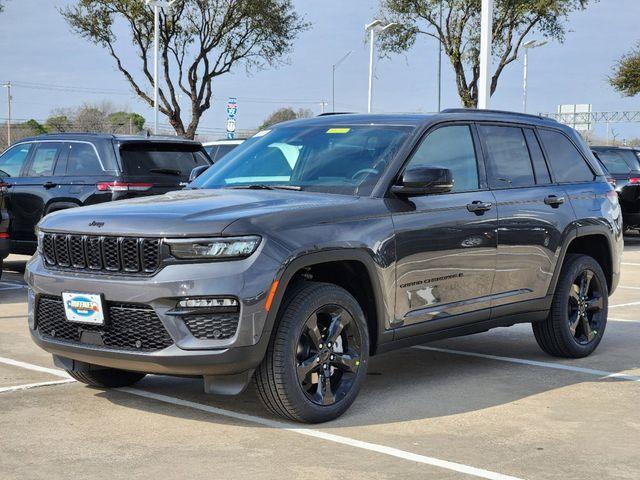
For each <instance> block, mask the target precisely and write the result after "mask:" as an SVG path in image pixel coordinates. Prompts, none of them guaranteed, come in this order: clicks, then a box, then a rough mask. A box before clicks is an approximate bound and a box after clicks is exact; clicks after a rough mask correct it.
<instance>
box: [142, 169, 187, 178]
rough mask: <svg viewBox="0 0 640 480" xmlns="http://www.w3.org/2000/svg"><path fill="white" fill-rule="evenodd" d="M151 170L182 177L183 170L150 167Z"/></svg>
mask: <svg viewBox="0 0 640 480" xmlns="http://www.w3.org/2000/svg"><path fill="white" fill-rule="evenodd" d="M149 172H151V173H164V174H166V175H175V176H176V177H181V176H182V172H181V171H180V170H174V169H172V168H150V169H149Z"/></svg>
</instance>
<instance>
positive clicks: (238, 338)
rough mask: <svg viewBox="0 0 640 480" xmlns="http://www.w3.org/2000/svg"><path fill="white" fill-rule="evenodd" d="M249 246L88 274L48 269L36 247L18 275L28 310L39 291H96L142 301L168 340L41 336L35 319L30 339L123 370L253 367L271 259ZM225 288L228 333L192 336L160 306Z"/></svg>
mask: <svg viewBox="0 0 640 480" xmlns="http://www.w3.org/2000/svg"><path fill="white" fill-rule="evenodd" d="M259 253H260V252H256V254H254V255H253V256H252V257H250V258H248V259H245V260H239V261H231V262H217V263H192V264H177V265H168V266H166V267H164V268H163V269H161V270H160V271H159V272H158V273H156V274H155V275H154V276H153V277H133V276H125V275H104V274H88V273H86V272H78V273H76V272H73V271H60V270H52V269H48V268H46V267H45V266H44V263H43V261H42V258H41V256H40V255H39V254H36V255H35V256H34V257H33V258H32V259H31V260H30V261H29V263H28V264H27V269H26V272H25V279H26V281H27V283H28V284H29V286H30V288H31V289H32V292H33V294H32V295H33V299H34V301H32V302H30V315H33V316H34V318H35V312H34V309H35V308H36V307H35V305H37V303H38V301H37V300H38V298H39V297H40V296H42V295H46V296H55V297H60V296H61V295H62V292H83V293H100V294H102V295H103V296H104V299H105V301H106V302H119V303H123V304H143V305H148V306H150V307H151V308H153V310H154V311H155V313H156V314H157V316H158V318H159V319H160V321H161V322H162V324H163V326H164V328H165V329H166V331H167V333H168V334H169V336H170V337H171V339H172V340H173V345H171V346H169V347H167V348H163V349H162V350H156V351H151V352H141V351H130V350H118V349H114V348H104V347H102V346H96V345H91V344H87V343H79V342H68V341H66V340H58V339H54V338H52V337H49V336H46V337H45V336H42V335H41V334H40V332H39V331H38V329H37V325H35V326H33V328H32V329H31V335H32V337H33V340H34V341H35V342H36V344H38V345H39V346H40V347H41V348H43V349H44V350H46V351H48V352H50V353H52V354H54V355H57V356H60V357H65V358H70V359H73V360H77V361H80V362H85V363H89V364H93V365H99V366H104V367H110V368H119V369H123V370H133V371H139V372H145V373H156V374H168V375H203V376H212V375H231V374H236V373H241V372H245V371H247V370H251V369H253V368H255V367H256V366H257V365H258V364H259V363H260V361H261V360H262V358H263V356H264V353H265V351H266V348H267V344H268V340H269V336H270V333H271V329H270V326H267V318H268V317H267V312H266V309H265V300H266V297H267V294H268V289H269V287H270V285H271V283H272V282H273V275H274V272H276V271H277V270H278V265H277V264H276V263H275V262H274V261H273V260H272V259H271V258H270V257H268V256H266V255H260V254H259ZM196 296H232V297H235V298H238V299H239V301H240V313H239V320H238V327H237V330H236V332H235V335H233V337H231V338H228V339H224V340H216V339H198V338H196V337H194V336H193V335H192V333H191V331H190V330H189V329H188V328H187V327H186V326H185V323H184V322H183V320H182V319H181V318H180V317H176V316H175V315H170V314H167V312H169V311H170V310H172V309H174V308H175V307H176V303H177V301H178V300H179V299H183V298H188V297H196Z"/></svg>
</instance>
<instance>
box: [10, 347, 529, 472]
mask: <svg viewBox="0 0 640 480" xmlns="http://www.w3.org/2000/svg"><path fill="white" fill-rule="evenodd" d="M0 362H1V363H5V364H7V365H13V366H16V367H20V368H25V369H28V370H35V371H37V372H48V373H51V374H52V375H57V376H59V377H65V378H68V375H67V374H66V373H65V372H63V371H61V370H56V369H53V368H47V367H41V366H39V365H33V364H31V363H26V362H20V361H18V360H12V359H10V358H4V357H0ZM67 381H69V380H67ZM117 390H118V391H120V392H124V393H128V394H130V395H137V396H139V397H144V398H149V399H152V400H156V401H159V402H164V403H170V404H172V405H178V406H182V407H187V408H192V409H194V410H199V411H202V412H207V413H212V414H214V415H220V416H223V417H228V418H234V419H236V420H241V421H244V422H249V423H255V424H258V425H263V426H266V427H270V428H276V429H280V430H286V431H288V432H292V433H298V434H300V435H306V436H309V437H315V438H318V439H321V440H326V441H329V442H334V443H339V444H342V445H348V446H351V447H355V448H360V449H362V450H369V451H371V452H376V453H381V454H383V455H389V456H391V457H396V458H400V459H402V460H408V461H411V462H416V463H422V464H425V465H430V466H433V467H439V468H443V469H446V470H451V471H454V472H458V473H463V474H466V475H471V476H474V477H478V478H486V479H489V480H522V479H520V478H518V477H512V476H510V475H503V474H501V473H496V472H492V471H490V470H484V469H482V468H476V467H472V466H469V465H464V464H462V463H455V462H449V461H447V460H440V459H439V458H434V457H427V456H425V455H419V454H417V453H411V452H406V451H404V450H400V449H397V448H393V447H387V446H385V445H378V444H376V443H369V442H363V441H361V440H356V439H353V438H349V437H343V436H341V435H334V434H332V433H326V432H322V431H320V430H313V429H310V428H303V427H296V426H293V425H292V424H290V423H285V422H279V421H277V420H270V419H267V418H262V417H256V416H254V415H248V414H245V413H238V412H234V411H232V410H225V409H222V408H217V407H212V406H210V405H203V404H201V403H196V402H191V401H189V400H182V399H180V398H175V397H169V396H167V395H161V394H159V393H152V392H147V391H145V390H140V389H138V388H130V387H125V388H118V389H117Z"/></svg>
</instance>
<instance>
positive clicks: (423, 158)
mask: <svg viewBox="0 0 640 480" xmlns="http://www.w3.org/2000/svg"><path fill="white" fill-rule="evenodd" d="M417 166H432V167H444V168H448V169H449V170H451V172H452V173H453V182H454V183H453V190H452V191H453V192H464V191H468V190H476V189H477V188H478V164H477V162H476V152H475V149H474V147H473V137H472V136H471V130H470V129H469V126H467V125H454V126H451V127H442V128H438V129H437V130H435V131H433V132H431V133H430V134H429V135H428V136H427V138H426V139H424V141H423V142H422V143H421V144H420V146H419V147H418V150H416V152H415V153H414V154H413V157H412V158H411V160H410V161H409V164H408V165H407V168H411V167H417Z"/></svg>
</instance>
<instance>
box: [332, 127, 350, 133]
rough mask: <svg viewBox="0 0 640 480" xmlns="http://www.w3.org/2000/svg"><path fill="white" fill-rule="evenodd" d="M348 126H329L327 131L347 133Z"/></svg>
mask: <svg viewBox="0 0 640 480" xmlns="http://www.w3.org/2000/svg"><path fill="white" fill-rule="evenodd" d="M349 130H351V129H350V128H330V129H329V130H327V133H349Z"/></svg>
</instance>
